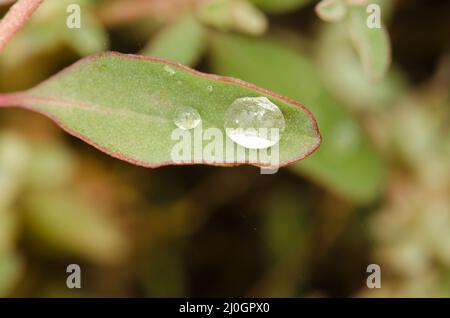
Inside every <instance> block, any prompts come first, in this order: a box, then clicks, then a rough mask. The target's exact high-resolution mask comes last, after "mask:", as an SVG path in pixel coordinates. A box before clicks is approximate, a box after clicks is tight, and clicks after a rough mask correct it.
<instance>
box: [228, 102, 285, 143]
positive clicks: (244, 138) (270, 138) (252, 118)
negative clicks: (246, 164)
mask: <svg viewBox="0 0 450 318" xmlns="http://www.w3.org/2000/svg"><path fill="white" fill-rule="evenodd" d="M224 119H225V123H224V126H225V131H226V134H227V136H228V137H229V138H230V139H231V140H233V141H234V142H236V143H237V144H239V145H241V146H243V147H245V148H250V149H265V148H268V147H272V146H273V145H275V144H277V143H278V141H279V140H280V135H281V133H282V132H283V130H284V128H285V126H286V121H285V119H284V116H283V113H282V112H281V110H280V109H279V108H278V106H277V105H275V104H274V103H272V102H271V101H270V100H269V99H268V98H266V97H244V98H239V99H236V100H235V101H234V102H233V103H232V104H231V106H230V107H229V108H228V110H227V111H226V112H225V118H224Z"/></svg>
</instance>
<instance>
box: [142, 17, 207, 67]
mask: <svg viewBox="0 0 450 318" xmlns="http://www.w3.org/2000/svg"><path fill="white" fill-rule="evenodd" d="M205 41H206V32H205V30H204V28H203V26H202V25H201V24H200V23H199V22H198V21H197V19H196V18H195V17H194V16H192V15H191V14H186V15H184V16H182V17H180V18H179V19H178V20H176V21H175V22H174V23H173V24H171V25H169V26H167V27H165V28H164V29H163V30H162V31H161V32H160V33H159V34H158V35H157V36H156V38H155V39H154V40H153V41H152V42H151V43H150V44H149V45H148V47H146V48H145V49H144V50H143V51H142V54H144V55H154V56H159V57H164V58H167V59H169V60H172V61H175V62H178V63H181V64H185V65H189V66H193V65H195V64H196V63H197V62H198V61H199V60H200V58H201V55H202V54H203V51H204V48H205Z"/></svg>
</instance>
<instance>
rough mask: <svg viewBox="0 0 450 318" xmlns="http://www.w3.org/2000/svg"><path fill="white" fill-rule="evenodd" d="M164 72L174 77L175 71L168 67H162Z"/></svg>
mask: <svg viewBox="0 0 450 318" xmlns="http://www.w3.org/2000/svg"><path fill="white" fill-rule="evenodd" d="M164 70H165V71H166V72H167V73H169V74H170V75H174V74H175V73H176V72H175V70H174V69H173V68H172V67H170V66H169V65H164Z"/></svg>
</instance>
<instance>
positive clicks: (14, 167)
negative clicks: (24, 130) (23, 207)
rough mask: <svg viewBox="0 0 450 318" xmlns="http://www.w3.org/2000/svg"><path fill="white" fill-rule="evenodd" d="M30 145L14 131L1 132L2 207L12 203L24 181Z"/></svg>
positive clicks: (0, 204)
mask: <svg viewBox="0 0 450 318" xmlns="http://www.w3.org/2000/svg"><path fill="white" fill-rule="evenodd" d="M30 154H31V151H30V147H29V145H28V144H27V142H26V140H25V139H23V138H22V137H21V136H20V135H18V134H16V133H14V132H3V133H2V134H0V208H1V207H4V206H7V205H9V204H10V203H11V201H12V200H13V198H14V197H15V196H16V194H17V192H18V191H19V189H20V187H21V185H22V184H23V181H24V173H25V171H26V168H27V166H28V164H29V159H30Z"/></svg>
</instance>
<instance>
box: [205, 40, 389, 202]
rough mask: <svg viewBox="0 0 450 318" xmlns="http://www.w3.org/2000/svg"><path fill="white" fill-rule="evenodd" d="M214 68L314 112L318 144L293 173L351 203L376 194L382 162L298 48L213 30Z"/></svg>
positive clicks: (370, 197)
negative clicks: (285, 97)
mask: <svg viewBox="0 0 450 318" xmlns="http://www.w3.org/2000/svg"><path fill="white" fill-rule="evenodd" d="M211 65H212V67H213V69H214V71H215V72H217V73H219V74H224V75H232V76H237V77H240V78H243V79H245V80H248V81H252V82H255V83H257V84H258V85H261V86H262V87H266V88H268V89H272V90H274V91H276V92H279V93H281V94H285V95H286V96H289V97H290V98H293V99H296V100H301V101H303V102H305V103H306V105H308V107H310V109H311V111H312V112H313V114H314V115H315V116H316V118H317V120H318V123H319V126H320V127H321V133H322V135H323V143H322V145H321V147H320V149H319V150H318V151H317V152H316V153H315V154H314V155H313V156H311V157H310V158H308V159H307V160H305V161H303V162H301V163H298V164H295V165H292V166H291V169H292V170H293V171H297V172H300V173H302V174H304V175H307V176H309V177H310V178H312V179H314V180H317V181H318V182H320V183H321V184H323V185H324V186H325V187H327V188H329V189H330V190H332V191H333V192H337V193H340V194H342V195H344V196H345V197H348V198H351V199H353V200H355V201H360V202H363V201H367V200H371V199H372V198H373V197H374V196H376V195H377V194H378V192H379V190H380V186H381V182H382V179H383V173H382V172H383V169H382V163H381V161H380V159H379V157H378V156H377V154H376V153H375V152H374V150H373V149H372V147H371V145H370V143H369V142H368V140H367V138H366V137H365V135H364V134H363V132H362V130H361V128H360V127H359V125H358V124H357V122H356V121H355V119H354V118H353V117H352V116H351V115H350V113H348V112H347V111H345V110H344V107H343V105H341V104H339V103H338V102H337V101H336V100H335V99H334V98H333V96H331V95H330V93H329V92H328V91H327V90H326V89H325V87H324V84H323V83H322V81H321V79H320V78H319V76H318V74H317V71H316V68H315V67H314V66H313V65H312V64H311V63H310V62H309V61H308V60H307V59H306V58H305V57H304V56H302V55H301V54H300V53H299V52H295V51H293V50H290V49H288V48H286V47H284V46H282V45H281V44H280V43H278V42H275V41H271V40H267V39H254V38H249V37H242V36H233V35H223V34H217V35H216V36H215V37H214V39H213V42H212V54H211Z"/></svg>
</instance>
